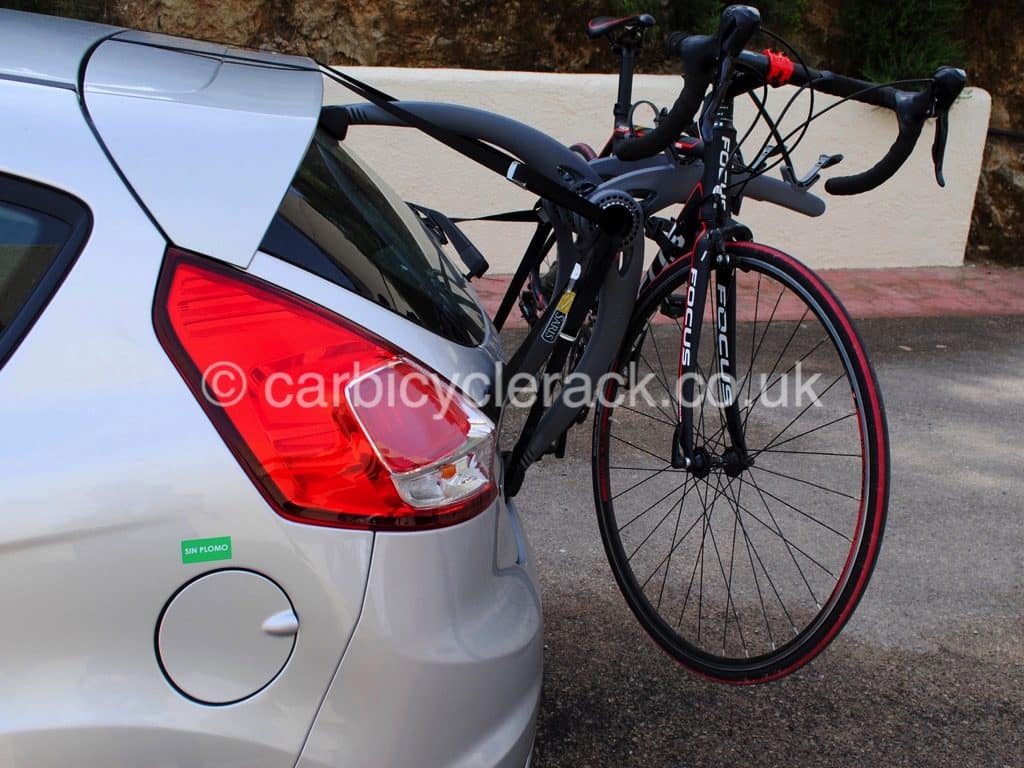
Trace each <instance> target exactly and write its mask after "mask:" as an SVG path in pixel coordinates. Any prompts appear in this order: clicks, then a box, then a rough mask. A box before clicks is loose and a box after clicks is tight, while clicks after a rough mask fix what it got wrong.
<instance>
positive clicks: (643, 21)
mask: <svg viewBox="0 0 1024 768" xmlns="http://www.w3.org/2000/svg"><path fill="white" fill-rule="evenodd" d="M653 26H654V17H653V16H651V14H649V13H640V14H637V15H635V16H621V17H618V18H616V17H614V16H598V17H597V18H596V19H591V20H590V21H588V22H587V37H589V38H590V39H591V40H597V38H599V37H604V36H605V35H607V34H609V33H611V32H615V31H617V30H620V29H628V28H631V27H632V28H635V27H641V28H645V29H646V28H647V27H653Z"/></svg>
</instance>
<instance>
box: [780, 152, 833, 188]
mask: <svg viewBox="0 0 1024 768" xmlns="http://www.w3.org/2000/svg"><path fill="white" fill-rule="evenodd" d="M841 162H843V156H842V155H821V156H819V157H818V162H816V163H815V164H814V167H813V168H811V170H810V171H808V172H807V175H806V176H804V177H803V178H802V179H798V178H796V176H795V175H794V174H793V172H792V171H791V170H790V168H789V166H787V165H784V166H782V179H783V181H785V182H786V183H788V184H790V185H792V186H794V187H799V188H800V189H810V188H811V187H813V186H814V185H815V183H816V182H817V181H818V179H820V178H821V172H822V171H823V170H825V169H826V168H831V167H832V166H834V165H839V163H841Z"/></svg>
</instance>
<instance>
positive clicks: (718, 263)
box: [672, 229, 752, 477]
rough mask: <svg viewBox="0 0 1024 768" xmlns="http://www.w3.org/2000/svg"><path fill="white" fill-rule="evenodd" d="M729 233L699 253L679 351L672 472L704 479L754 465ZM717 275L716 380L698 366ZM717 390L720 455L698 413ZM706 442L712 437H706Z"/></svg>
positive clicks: (702, 242) (703, 242)
mask: <svg viewBox="0 0 1024 768" xmlns="http://www.w3.org/2000/svg"><path fill="white" fill-rule="evenodd" d="M727 231H728V230H723V229H712V230H709V231H707V232H705V233H704V234H703V235H702V236H701V237H700V238H699V239H698V240H697V243H696V245H695V247H694V250H693V260H692V261H691V264H690V277H689V280H688V282H687V288H686V305H685V307H686V308H685V311H684V314H683V337H682V341H681V343H680V345H679V365H678V372H679V379H678V381H679V382H680V384H679V386H678V387H677V392H676V395H677V397H678V401H677V406H678V416H679V421H678V423H677V424H676V429H675V433H674V437H673V442H672V466H673V468H675V469H687V470H689V471H691V472H693V473H694V474H695V475H697V476H698V477H703V476H705V475H707V473H708V472H710V470H711V469H712V467H714V466H723V467H724V470H725V472H726V474H728V475H730V476H735V475H738V474H739V473H740V472H742V471H743V470H744V469H746V468H747V467H748V466H750V464H751V463H752V460H751V459H750V457H749V454H748V452H747V446H746V440H745V438H744V424H743V419H742V416H741V413H740V406H739V404H738V402H737V399H738V397H739V394H740V393H739V383H738V382H737V381H736V363H735V354H736V283H735V274H734V266H733V264H732V263H731V257H730V255H729V253H728V252H727V251H726V249H725V242H726V233H727ZM712 270H714V271H715V291H714V297H713V299H714V300H713V303H712V310H713V311H712V316H711V319H712V323H711V330H712V332H713V338H712V339H711V341H712V342H713V344H714V348H715V354H714V359H715V360H716V361H717V366H716V370H714V371H713V373H712V375H711V377H710V380H705V377H704V373H705V372H704V371H703V370H702V369H701V367H700V365H699V364H698V362H697V353H698V350H699V349H700V343H701V334H702V328H703V325H704V310H705V307H706V306H707V296H708V290H709V287H710V284H711V272H712ZM698 381H701V383H702V389H703V393H702V394H701V396H700V398H699V400H700V402H698V397H697V383H698ZM713 389H714V390H716V393H715V394H714V395H713V398H714V399H712V400H711V402H710V406H711V407H718V408H720V409H721V411H722V413H723V415H724V420H725V425H724V431H725V432H726V433H727V435H728V438H729V444H728V445H727V446H726V447H725V449H724V450H723V451H722V453H721V454H720V455H714V454H712V453H710V452H709V450H708V445H707V444H706V443H705V444H703V445H698V444H697V443H696V439H695V435H696V419H697V416H696V412H697V409H698V407H700V408H701V409H702V410H703V408H705V407H708V405H709V403H708V401H709V398H711V397H712V390H713ZM704 439H705V441H706V440H707V436H706V435H705V436H704Z"/></svg>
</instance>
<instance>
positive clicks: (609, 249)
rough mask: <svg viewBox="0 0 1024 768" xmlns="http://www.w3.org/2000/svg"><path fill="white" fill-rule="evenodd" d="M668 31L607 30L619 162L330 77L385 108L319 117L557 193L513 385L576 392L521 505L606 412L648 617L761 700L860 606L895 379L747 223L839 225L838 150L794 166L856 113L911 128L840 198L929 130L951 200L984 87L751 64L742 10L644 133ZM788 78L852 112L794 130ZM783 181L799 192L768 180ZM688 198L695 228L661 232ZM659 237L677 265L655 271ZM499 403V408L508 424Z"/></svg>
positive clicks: (533, 441) (528, 424)
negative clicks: (970, 92) (635, 95)
mask: <svg viewBox="0 0 1024 768" xmlns="http://www.w3.org/2000/svg"><path fill="white" fill-rule="evenodd" d="M651 24H653V19H651V17H650V16H647V15H638V16H631V17H626V18H622V19H597V20H595V21H594V22H591V25H590V32H591V36H593V37H601V36H606V35H611V36H612V41H613V45H615V46H617V49H618V52H619V53H620V87H619V95H618V99H617V102H616V105H615V108H614V116H615V121H616V122H615V128H614V132H613V136H612V138H611V139H610V140H609V142H608V144H607V146H606V147H605V148H604V149H603V150H602V151H601V152H595V151H593V150H590V149H589V148H586V147H582V146H576V147H575V148H569V147H565V146H564V145H562V144H561V143H559V142H557V141H555V140H554V139H551V138H550V137H548V136H546V135H544V134H543V133H540V132H539V131H536V130H534V129H532V128H530V127H529V126H526V125H524V124H522V123H519V122H517V121H514V120H511V119H509V118H505V117H501V116H498V115H494V114H492V113H488V112H483V111H481V110H474V109H470V108H467V107H460V106H456V105H449V104H436V103H429V102H396V101H394V100H393V99H390V97H387V96H386V95H384V94H381V93H380V92H378V91H375V90H373V89H372V88H369V86H365V84H362V83H359V82H358V81H355V80H354V79H353V78H350V77H348V76H347V75H344V74H343V73H339V72H337V71H336V70H331V69H329V68H325V73H326V74H327V75H328V76H330V77H333V78H335V79H337V80H338V81H339V82H342V83H343V84H346V85H348V86H349V87H350V88H352V89H353V90H355V91H356V92H357V93H359V94H360V95H363V96H364V97H366V98H367V99H368V100H369V101H370V102H371V104H369V105H366V104H360V105H347V106H338V107H327V108H325V110H324V114H323V117H322V123H323V124H325V125H326V126H327V127H328V128H329V129H330V130H331V131H332V132H333V133H334V134H335V135H336V136H338V137H339V138H343V137H344V135H345V133H346V131H347V130H348V128H349V127H350V126H352V125H359V124H361V125H411V126H412V127H415V128H418V129H420V130H423V131H425V132H427V133H429V134H430V135H432V136H434V137H435V138H438V139H439V140H441V141H443V142H444V143H446V144H448V145H449V146H452V147H453V148H455V149H456V150H458V151H460V152H462V153H463V154H465V155H467V156H469V157H470V158H472V159H474V160H476V161H477V162H481V163H483V164H484V165H486V166H487V167H490V168H492V169H493V170H495V171H496V172H498V173H501V175H503V176H505V177H506V178H507V179H508V180H510V181H512V182H514V183H517V184H520V185H522V186H524V187H526V188H527V189H529V190H531V191H533V192H535V193H536V194H537V196H538V202H537V205H536V206H535V208H534V209H533V210H531V211H526V212H517V213H516V214H514V215H515V216H518V219H517V220H530V221H534V222H535V223H536V225H537V228H536V231H535V233H534V235H533V237H532V239H531V242H530V245H529V246H528V248H527V250H526V252H525V254H524V258H523V259H522V261H521V263H520V265H519V268H518V269H517V272H516V274H515V275H514V276H513V278H512V281H511V284H510V286H509V290H508V292H507V293H506V295H505V297H504V300H503V301H502V303H501V306H500V308H499V310H498V312H497V313H496V316H495V318H494V319H495V323H496V325H497V326H499V327H500V326H501V325H502V324H503V323H504V322H505V320H506V319H507V317H508V316H509V313H510V312H511V311H512V309H513V308H514V307H515V305H516V304H519V306H520V309H521V310H522V311H523V314H524V316H526V317H527V320H528V321H529V324H530V327H529V331H528V333H527V334H526V337H525V339H524V340H523V342H522V343H521V344H520V345H519V347H518V348H517V349H516V350H515V351H514V353H513V354H512V356H511V359H510V361H509V364H508V370H507V372H506V373H507V376H509V377H510V376H514V375H516V374H525V375H527V376H529V377H534V378H540V377H541V376H542V374H547V375H548V376H553V377H556V378H558V379H559V380H560V382H561V383H560V385H559V386H558V387H556V388H555V390H554V392H555V394H554V395H553V396H552V397H551V398H550V399H541V398H538V399H537V400H536V401H535V402H534V404H533V405H532V407H531V409H530V411H529V414H528V416H527V418H526V419H525V423H524V425H523V427H522V429H521V432H520V435H519V437H518V440H517V441H516V443H515V445H514V446H513V448H512V449H511V451H509V452H508V453H507V455H506V457H505V461H504V487H505V491H506V495H508V496H509V497H511V496H514V495H515V494H516V493H517V492H518V491H519V489H520V488H521V486H522V483H523V480H524V478H525V476H526V472H527V470H528V469H529V467H530V466H532V464H533V463H535V462H536V461H537V460H538V459H539V458H541V457H542V456H543V455H545V454H546V453H549V452H555V453H559V452H560V451H563V450H564V436H565V433H566V432H567V430H569V429H570V428H571V427H572V426H573V425H574V424H576V423H578V422H579V421H580V420H581V416H582V415H584V414H586V415H589V414H592V416H593V438H592V467H593V471H592V474H593V485H594V497H595V505H596V509H597V517H598V523H599V527H600V532H601V537H602V540H603V543H604V547H605V551H606V554H607V556H608V560H609V563H610V565H611V568H612V571H613V573H614V576H615V579H616V581H617V583H618V586H619V588H620V590H621V591H622V594H623V595H624V597H625V599H626V601H627V603H628V604H629V606H630V608H631V609H632V610H633V612H634V614H635V615H636V617H637V619H638V620H639V622H640V623H641V625H642V626H643V627H644V629H645V630H646V631H647V632H648V633H649V634H650V635H651V637H652V638H653V639H654V640H655V641H656V642H657V643H658V644H659V645H660V646H661V647H662V648H663V649H664V650H666V651H667V652H668V653H669V654H671V655H672V656H673V657H674V658H676V659H677V660H678V661H680V662H681V663H682V664H684V665H685V666H686V667H688V668H690V669H691V670H693V671H696V672H698V673H700V674H702V675H705V676H707V677H709V678H712V679H714V680H717V681H722V682H728V683H737V684H747V683H755V682H765V681H769V680H773V679H777V678H779V677H781V676H783V675H786V674H789V673H791V672H793V671H794V670H796V669H797V668H799V667H800V666H802V665H803V664H806V663H807V662H808V661H810V660H811V659H813V658H814V657H815V656H816V655H817V654H818V653H820V652H821V651H822V650H823V649H824V648H825V647H826V646H827V645H828V644H829V643H830V642H831V640H832V639H834V638H835V636H836V635H837V634H838V633H839V631H840V630H841V629H842V628H843V626H844V625H845V624H846V622H847V621H848V620H849V618H850V616H851V614H852V612H853V610H854V608H855V607H856V605H857V603H858V602H859V600H860V599H861V597H862V595H863V594H864V590H865V588H866V586H867V583H868V579H869V577H870V575H871V572H872V570H873V568H874V565H875V563H876V561H877V558H878V553H879V547H880V545H881V540H882V534H883V531H884V527H885V518H886V512H887V505H888V496H889V488H890V471H889V443H888V434H887V427H886V418H885V410H884V406H883V403H882V397H881V394H880V391H879V386H878V381H877V378H876V376H875V373H874V371H873V369H872V367H871V364H870V361H869V357H868V354H867V351H866V348H865V346H864V343H863V341H862V340H861V338H860V336H859V335H858V333H857V330H856V328H855V326H854V323H853V321H852V320H851V319H850V317H849V315H848V314H847V312H846V310H845V309H844V308H843V306H842V304H841V302H840V301H839V299H838V298H837V297H836V296H835V295H834V294H833V292H832V291H831V290H830V289H829V288H828V286H827V285H826V284H825V283H824V281H823V280H822V279H821V278H820V277H819V276H818V275H816V274H815V273H814V272H813V271H812V270H811V269H809V268H808V267H807V266H805V265H804V264H802V263H801V262H800V261H798V260H797V259H795V258H794V257H792V256H790V255H788V254H787V253H785V252H784V251H782V250H779V249H777V248H774V247H770V246H767V245H764V244H761V243H758V242H756V241H755V240H754V237H753V234H752V232H751V231H750V229H749V228H747V227H746V226H744V225H743V224H742V223H740V221H739V220H738V218H737V217H738V215H739V212H740V210H741V207H742V205H743V203H744V201H745V200H746V199H747V198H750V199H753V200H761V201H766V202H770V203H773V204H775V205H778V206H781V207H783V208H787V209H790V210H793V211H796V212H799V213H802V214H805V215H812V216H815V215H821V214H822V213H823V212H824V209H825V205H824V202H823V201H822V199H821V198H819V197H817V196H816V195H814V194H813V193H812V192H811V191H810V189H811V187H812V186H813V185H814V184H815V183H816V182H817V181H818V180H819V178H820V177H821V172H822V171H823V170H825V169H826V168H829V167H831V166H833V165H835V164H837V163H838V162H839V161H840V160H841V159H842V158H841V156H839V155H823V156H822V157H821V158H820V160H819V162H818V163H817V164H816V165H815V167H814V168H813V169H812V171H811V172H810V173H809V174H806V175H805V176H803V177H799V176H798V175H797V173H796V171H795V169H794V167H793V162H792V156H791V155H792V149H793V148H794V146H795V144H796V143H798V142H799V141H800V140H801V139H802V138H803V136H804V134H805V133H806V124H807V123H808V122H809V121H810V120H811V119H815V118H817V117H820V116H821V115H822V114H825V113H827V112H828V111H830V110H831V109H832V108H834V107H835V106H837V105H838V104H839V103H842V102H843V101H847V100H853V101H858V102H862V103H865V104H871V105H875V106H878V107H883V108H887V109H891V110H893V111H894V112H895V113H896V115H897V118H898V122H899V135H898V138H897V140H896V142H895V143H894V144H893V145H892V147H891V148H890V149H889V151H888V152H887V154H886V155H885V156H884V157H883V158H882V160H881V161H879V163H878V164H877V165H875V166H874V167H873V168H871V169H869V170H867V171H865V172H862V173H858V174H856V175H853V176H846V177H838V178H835V177H834V178H830V179H829V180H828V181H827V182H826V183H825V189H826V191H828V192H829V193H831V194H834V195H852V194H860V193H864V192H868V191H870V190H871V189H874V188H875V187H877V186H879V185H880V184H882V183H884V182H885V181H887V180H888V179H889V178H890V177H891V176H892V175H894V174H895V173H896V172H897V171H898V170H899V168H900V167H901V166H902V165H903V164H904V163H905V162H906V160H907V159H908V158H909V156H910V154H911V151H912V150H913V148H914V146H915V144H916V142H917V140H918V138H919V136H920V134H921V132H922V128H923V125H924V123H925V122H926V121H927V120H928V119H930V118H935V121H936V131H935V141H934V144H933V151H932V156H933V160H934V163H935V171H936V178H937V180H938V182H939V183H940V184H944V179H943V175H942V159H943V156H944V152H945V145H946V140H947V135H948V123H949V110H950V107H951V106H952V104H953V102H954V101H955V99H956V98H957V97H958V95H959V94H960V92H961V90H962V89H963V87H964V86H965V84H966V75H965V73H964V72H963V71H962V70H959V69H955V68H952V67H941V68H939V69H938V70H937V71H936V72H935V73H934V74H933V75H932V76H931V77H929V78H925V79H922V80H919V81H910V82H908V81H904V82H902V83H898V84H890V85H877V84H874V83H868V82H864V81H860V80H856V79H852V78H848V77H844V76H841V75H837V74H834V73H830V72H818V71H816V70H814V69H811V68H810V67H807V66H806V65H804V64H803V62H802V61H800V60H799V57H798V56H796V57H795V58H796V59H797V60H796V61H794V60H793V59H791V58H789V57H788V56H786V55H784V54H782V53H779V52H776V51H770V50H769V51H766V52H765V53H754V52H751V51H747V50H745V47H746V46H747V45H748V43H749V42H750V41H751V39H752V38H753V37H754V35H755V34H756V33H757V32H758V31H759V30H760V29H761V27H760V16H759V13H758V11H757V10H756V9H754V8H752V7H749V6H731V7H729V8H727V9H725V11H723V14H722V16H721V20H720V24H719V28H718V30H717V32H716V33H715V34H713V35H684V34H681V33H675V34H673V35H671V36H670V37H669V43H668V44H669V48H670V50H671V52H672V53H673V54H674V55H677V56H678V57H679V59H680V60H681V62H682V71H683V76H684V87H683V89H682V91H681V93H680V95H679V98H678V100H677V101H676V103H675V104H674V105H673V106H672V108H671V109H669V110H661V111H658V112H657V120H656V125H655V126H654V127H653V128H651V129H638V128H637V127H636V126H635V125H633V114H634V112H635V109H636V106H635V105H632V104H630V100H631V91H630V87H629V84H630V83H631V79H632V66H633V60H634V58H635V53H636V51H637V50H638V48H639V45H642V41H643V34H644V31H645V30H646V29H647V28H649V27H650V26H651ZM782 42H783V43H784V41H782ZM794 53H795V52H794ZM785 84H790V85H794V86H797V88H798V90H797V94H799V93H803V92H822V93H826V94H831V95H834V96H837V97H840V101H839V102H835V103H833V104H831V105H829V106H828V107H826V108H824V109H822V110H820V111H819V112H818V113H813V103H812V106H811V109H810V114H809V116H808V120H807V121H805V122H804V124H802V125H801V126H800V127H798V128H797V129H795V130H793V131H790V132H789V133H787V134H786V135H783V134H782V133H781V131H780V129H779V127H778V126H779V120H780V118H779V117H773V116H771V115H769V114H768V112H767V110H766V108H765V101H766V99H765V97H764V91H765V90H766V89H767V88H768V87H769V86H781V85H785ZM908 85H914V86H919V87H918V89H917V90H903V87H906V86H908ZM896 86H901V87H896ZM759 90H760V91H761V92H762V95H761V96H758V95H757V92H758V91H759ZM745 95H749V96H750V98H752V99H753V101H754V103H755V105H756V107H757V119H758V120H761V121H764V123H765V124H766V125H767V127H768V138H767V139H766V140H765V141H764V142H763V144H762V146H761V147H760V149H759V150H758V151H757V152H756V153H754V154H753V156H752V159H751V160H750V161H747V160H746V159H745V157H744V153H743V145H744V143H745V140H746V139H747V137H749V136H750V135H751V130H752V128H751V129H748V130H747V131H746V133H745V134H744V135H743V136H740V134H739V132H738V130H737V127H736V124H735V111H734V104H735V100H736V99H737V98H738V97H741V96H745ZM793 98H794V99H795V96H794V97H793ZM792 103H793V99H791V100H790V105H791V104H792ZM788 109H789V105H787V107H786V110H788ZM786 110H783V112H785V111H786ZM779 166H781V168H782V177H781V179H779V178H772V177H769V176H767V175H766V174H767V172H768V171H770V170H772V169H773V168H776V167H779ZM676 203H683V207H682V210H681V212H680V213H679V215H678V216H676V217H674V218H671V219H666V218H662V217H659V216H658V213H659V212H661V211H664V209H666V208H667V207H669V206H671V205H673V204H676ZM418 210H419V212H420V214H421V216H422V218H423V221H424V225H425V226H426V227H427V228H428V230H429V231H431V232H433V233H434V234H435V236H436V237H437V238H438V240H439V242H447V243H451V244H452V245H454V246H455V248H456V250H457V251H458V252H459V255H460V256H461V257H462V258H463V260H464V261H465V262H466V263H467V265H468V266H469V273H470V275H474V274H480V272H481V270H482V269H484V268H485V267H486V262H485V261H484V260H483V257H482V255H481V254H480V253H479V252H478V251H477V250H476V249H475V248H474V247H473V246H472V244H471V243H469V242H468V240H467V239H466V238H465V236H464V235H462V234H461V232H460V231H459V229H458V222H457V221H455V220H452V219H450V218H448V217H447V216H445V215H444V214H441V213H440V212H438V211H434V210H431V209H426V208H422V207H421V208H419V209H418ZM506 218H507V217H506ZM645 238H650V239H652V240H654V241H655V242H657V243H658V245H659V248H660V250H659V253H658V255H657V257H656V258H655V259H654V262H653V263H652V264H651V265H650V266H649V268H646V269H645V265H644V259H643V244H644V241H645ZM566 374H568V376H566ZM577 385H578V386H577ZM587 387H589V391H588V392H586V393H585V395H586V396H582V397H581V396H580V390H581V389H586V388H587ZM503 405H504V401H503V400H501V398H498V399H497V400H495V401H493V402H492V405H491V415H492V417H493V418H495V419H496V420H500V418H501V416H502V406H503Z"/></svg>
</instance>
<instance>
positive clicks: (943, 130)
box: [932, 112, 949, 187]
mask: <svg viewBox="0 0 1024 768" xmlns="http://www.w3.org/2000/svg"><path fill="white" fill-rule="evenodd" d="M948 137H949V113H948V112H943V113H942V114H940V115H939V116H938V117H936V118H935V142H934V143H933V144H932V160H933V161H934V163H935V181H937V182H938V183H939V186H940V187H945V186H946V178H945V176H943V175H942V161H943V160H944V159H945V157H946V139H947V138H948Z"/></svg>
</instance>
